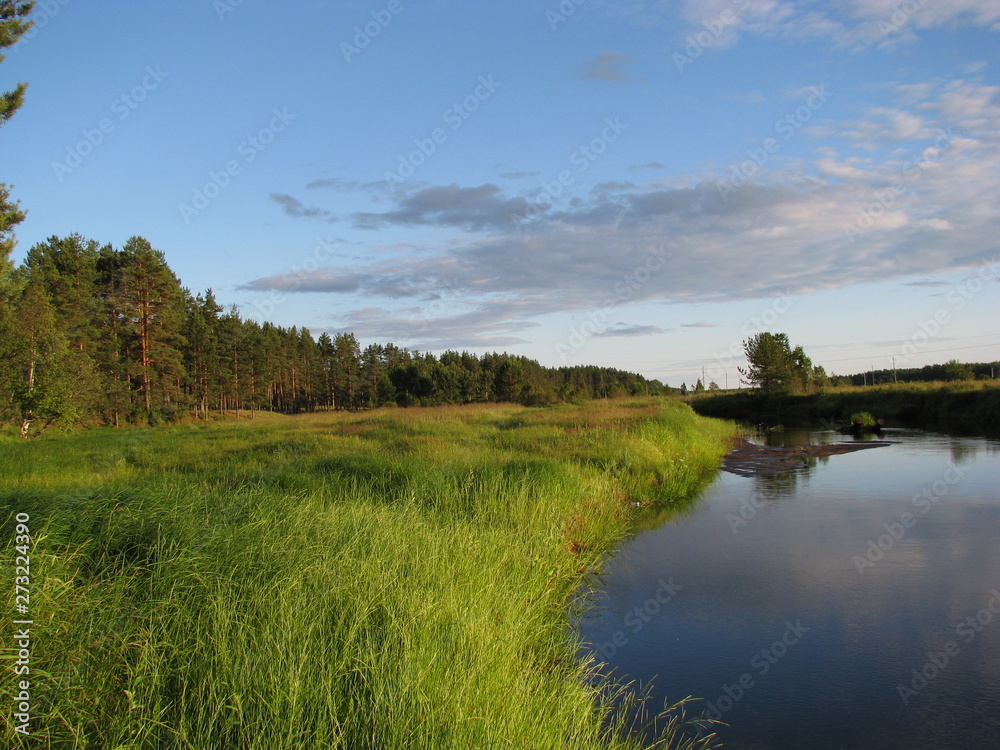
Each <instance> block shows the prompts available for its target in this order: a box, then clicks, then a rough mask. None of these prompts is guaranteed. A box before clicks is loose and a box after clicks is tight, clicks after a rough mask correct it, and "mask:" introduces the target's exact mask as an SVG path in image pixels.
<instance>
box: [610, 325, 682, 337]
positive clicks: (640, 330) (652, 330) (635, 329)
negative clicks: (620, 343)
mask: <svg viewBox="0 0 1000 750" xmlns="http://www.w3.org/2000/svg"><path fill="white" fill-rule="evenodd" d="M667 331H668V329H665V328H660V327H659V326H642V325H636V324H627V323H618V324H617V325H614V326H609V327H608V328H605V329H604V330H603V331H599V332H598V333H595V334H594V335H595V336H608V337H614V336H652V335H654V334H657V333H667Z"/></svg>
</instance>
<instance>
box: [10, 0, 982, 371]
mask: <svg viewBox="0 0 1000 750" xmlns="http://www.w3.org/2000/svg"><path fill="white" fill-rule="evenodd" d="M33 15H34V17H35V20H36V26H35V27H34V28H33V29H32V30H31V31H30V32H29V35H28V36H27V37H26V38H24V39H23V40H22V41H21V42H20V43H19V44H18V45H17V46H16V47H13V48H11V49H9V50H7V59H6V60H5V61H4V62H3V63H2V64H0V90H9V89H10V88H11V87H12V86H13V85H14V84H16V83H17V82H19V81H27V82H28V83H29V88H28V93H27V97H26V101H25V104H24V107H23V108H22V109H21V110H20V111H19V112H18V113H17V115H16V116H15V117H14V119H12V120H11V121H10V122H8V123H7V124H6V125H4V127H3V129H2V131H0V181H3V182H6V183H8V184H11V185H13V196H14V197H15V198H16V199H18V200H20V202H21V205H22V207H23V208H25V209H26V210H27V211H28V218H27V219H26V220H25V221H24V222H23V223H22V224H21V225H20V226H19V227H18V231H17V238H18V243H19V244H18V246H17V248H16V249H15V253H14V259H15V260H20V259H23V257H24V255H25V254H26V252H27V250H28V249H29V248H30V247H31V246H32V245H34V244H35V243H38V242H43V241H45V240H46V239H47V238H49V237H51V236H53V235H57V236H66V235H69V234H72V233H74V232H76V233H80V234H82V235H83V236H84V237H87V238H92V239H95V240H98V241H99V242H101V243H102V244H103V243H111V244H113V245H114V246H116V247H120V246H122V245H123V244H124V243H125V242H126V240H127V239H128V238H129V237H131V236H133V235H141V236H143V237H145V238H147V239H148V240H149V241H150V242H151V243H152V244H153V246H154V247H155V248H157V249H159V250H161V251H163V253H164V254H165V256H166V258H167V261H168V263H169V264H170V266H171V268H173V269H174V271H175V272H176V273H177V275H178V276H179V277H180V279H181V281H182V283H183V284H184V285H185V286H186V287H187V288H188V289H190V290H191V291H192V293H199V292H204V290H206V289H209V288H211V289H212V290H213V291H214V292H215V294H216V297H217V299H218V300H219V301H220V302H221V303H222V304H224V305H226V306H227V307H228V306H232V305H235V306H236V307H237V308H238V309H239V311H240V313H241V314H242V315H243V317H244V318H252V319H255V320H258V321H260V322H264V321H270V322H272V323H274V324H277V325H281V326H292V325H296V326H304V327H307V328H308V329H309V330H310V331H311V332H312V333H313V335H314V336H318V335H319V334H320V333H322V332H324V331H325V332H329V333H331V334H334V333H338V332H344V331H350V332H353V333H354V334H355V335H356V336H357V338H358V340H359V341H360V342H361V344H362V346H364V345H367V344H369V343H388V342H392V343H395V344H397V345H399V346H405V347H408V348H410V349H416V350H420V351H429V352H434V353H440V352H442V351H445V350H448V349H454V350H468V351H472V352H477V353H484V352H491V351H507V352H510V353H512V354H519V355H525V356H528V357H531V358H534V359H537V360H539V361H540V362H541V363H542V364H544V365H547V366H562V365H575V364H596V365H605V366H611V367H618V368H621V369H624V370H629V371H633V372H639V373H642V374H643V375H646V376H647V377H650V378H656V379H659V380H662V381H664V382H666V383H668V384H669V385H672V386H674V387H677V386H679V385H680V384H681V382H686V383H687V384H688V385H692V384H693V383H694V382H695V380H696V379H697V378H700V377H702V376H703V375H704V377H705V378H706V380H708V381H715V382H717V383H718V384H719V385H720V386H722V387H736V385H737V383H738V380H739V374H738V371H737V367H738V366H739V365H741V364H743V362H744V360H743V358H742V342H743V341H744V340H745V339H747V338H748V337H749V336H752V335H754V334H755V333H758V332H761V331H773V332H784V333H787V334H788V335H789V338H790V340H791V343H792V345H793V346H794V345H801V346H802V347H803V348H804V349H805V351H806V353H807V354H808V355H809V356H811V358H812V360H813V362H814V363H815V364H818V365H823V366H824V367H825V368H826V370H827V371H828V372H831V373H840V374H846V373H854V372H860V371H863V370H868V369H872V368H874V369H881V368H889V367H891V366H892V365H893V364H895V366H896V367H900V368H901V367H920V366H923V365H925V364H931V363H936V362H943V361H946V360H949V359H958V360H960V361H966V362H974V361H979V362H986V361H995V360H1000V330H998V324H997V320H998V312H1000V283H998V281H1000V241H998V238H1000V71H998V63H1000V54H998V53H1000V2H998V0H905V1H904V2H901V3H897V2H893V1H891V0H839V1H836V2H810V1H807V0H805V1H801V2H792V1H783V0H678V1H676V2H657V1H655V0H648V1H647V0H621V1H620V2H618V1H613V0H562V1H561V2H559V1H558V0H539V1H537V2H535V1H533V0H510V1H509V2H505V3H472V2H464V3H463V2H458V0H424V2H414V1H413V0H374V1H372V2H354V1H353V0H338V1H337V2H327V1H324V0H300V1H299V2H295V3H287V4H286V3H282V4H280V5H279V4H278V3H274V2H265V1H264V0H170V1H169V2H166V1H164V0H161V1H159V2H156V1H153V2H149V1H146V2H141V3H140V2H134V1H132V2H125V1H124V0H101V2H84V1H83V0H39V2H37V3H36V8H35V10H34V14H33Z"/></svg>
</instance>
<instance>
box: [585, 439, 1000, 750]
mask: <svg viewBox="0 0 1000 750" xmlns="http://www.w3.org/2000/svg"><path fill="white" fill-rule="evenodd" d="M884 439H886V440H892V441H898V442H897V443H896V444H894V445H891V446H888V447H884V448H874V449H871V450H865V451H858V452H856V453H850V454H846V455H838V456H831V457H829V458H826V459H811V461H810V464H809V465H808V466H804V467H803V468H802V469H800V470H797V471H795V472H793V473H789V474H786V475H782V476H778V477H758V478H750V479H748V478H743V477H737V476H733V475H730V474H720V476H719V477H718V479H717V480H716V481H715V483H714V484H713V485H711V486H710V487H708V488H707V489H706V490H705V491H704V492H703V494H702V496H701V498H699V500H698V501H697V502H696V503H695V504H694V506H693V507H692V508H690V509H689V510H688V511H686V512H683V513H681V514H679V515H678V516H677V517H675V518H673V519H670V520H667V521H666V522H664V523H663V524H662V525H660V526H659V527H658V528H655V529H651V530H648V531H643V532H641V533H639V534H638V535H637V536H636V537H634V538H633V539H631V540H630V541H629V542H627V543H626V544H625V545H624V546H623V547H622V548H621V549H620V550H619V551H618V553H617V554H616V555H615V557H614V559H613V560H612V561H611V563H610V564H609V565H608V566H607V568H606V571H605V575H604V576H603V578H602V581H601V587H600V590H599V591H598V593H597V595H596V600H595V606H594V608H593V609H592V610H591V611H590V613H589V614H588V615H587V616H586V617H585V618H584V620H583V621H582V622H581V623H580V627H581V630H582V632H583V636H584V638H585V639H586V640H587V641H588V642H589V643H590V644H592V648H596V649H597V657H598V659H600V660H601V661H605V662H607V663H608V665H609V666H610V667H612V668H613V669H614V670H615V674H616V675H617V676H619V677H622V678H627V679H634V680H640V681H642V682H643V683H651V684H652V686H653V694H654V696H656V697H657V699H660V700H661V701H662V699H663V698H667V699H669V700H671V701H674V700H678V699H680V698H683V697H685V696H688V695H693V696H696V697H698V698H702V699H705V700H704V701H699V703H698V704H696V705H697V707H698V708H699V709H707V710H708V711H709V712H710V713H712V715H714V716H717V717H719V716H721V720H722V721H724V722H726V723H727V724H728V725H729V726H727V727H720V728H719V730H718V732H719V735H720V737H721V738H722V739H723V740H724V742H725V744H726V747H730V748H755V749H757V748H759V749H764V748H768V749H772V750H790V749H791V748H796V749H798V748H803V749H806V748H808V749H809V750H824V749H826V748H830V749H831V750H841V749H843V750H848V749H855V748H857V749H861V748H864V749H868V748H884V749H887V750H891V749H892V748H907V750H918V749H922V748H936V749H937V748H962V749H965V748H971V749H978V748H984V749H992V748H1000V442H998V441H995V440H987V439H981V438H961V437H951V436H947V435H941V434H935V433H927V432H920V431H915V430H887V431H886V432H885V435H884ZM842 440H850V438H849V437H848V438H845V437H842V436H840V435H837V434H835V433H831V432H819V431H787V432H785V433H783V434H780V435H777V436H774V437H772V438H770V439H769V443H770V444H777V445H801V444H806V443H828V442H838V441H842ZM706 701H707V702H706Z"/></svg>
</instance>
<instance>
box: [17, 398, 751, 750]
mask: <svg viewBox="0 0 1000 750" xmlns="http://www.w3.org/2000/svg"><path fill="white" fill-rule="evenodd" d="M732 433H733V426H732V425H730V424H727V423H721V422H714V421H711V420H706V419H703V418H700V417H697V416H696V415H695V414H694V413H693V412H692V411H691V410H690V408H688V407H687V406H686V405H684V404H680V403H676V402H660V401H656V400H653V399H649V400H639V401H631V402H615V401H610V402H595V403H589V404H584V405H579V406H564V407H555V408H546V409H529V408H523V407H518V406H507V405H485V406H472V407H442V408H433V409H420V410H416V409H411V410H399V409H395V410H385V411H377V412H368V413H363V414H353V415H347V414H320V415H309V416H302V417H276V416H273V415H262V417H261V418H259V419H255V420H253V422H240V423H233V422H225V423H217V424H212V425H205V426H182V427H170V428H158V429H141V430H140V429H135V430H124V431H116V430H94V431H89V432H78V433H72V434H69V435H52V436H48V435H46V436H43V437H42V438H39V439H37V440H35V441H30V442H23V441H18V440H15V439H11V438H6V437H0V492H2V495H0V498H2V503H0V504H2V508H3V513H4V518H5V519H6V520H7V523H6V524H5V525H4V527H3V528H4V529H5V531H6V534H5V537H6V538H5V539H4V540H3V542H4V548H5V555H6V557H5V559H7V560H13V557H14V549H13V546H14V538H13V537H14V532H13V527H14V523H13V517H14V515H15V514H19V513H27V514H28V515H29V516H30V523H29V525H30V528H31V534H32V536H33V540H34V542H33V547H32V549H31V561H32V567H31V572H32V584H31V617H32V619H33V621H34V624H33V626H32V655H31V670H32V671H31V674H30V680H31V702H32V706H31V713H32V720H31V731H32V736H31V737H30V738H24V737H22V736H21V735H19V734H17V733H15V732H14V730H13V725H12V716H11V711H9V710H4V712H3V717H4V718H3V722H4V734H5V739H6V740H7V745H8V746H9V747H17V748H21V747H23V748H28V747H31V748H38V747H45V748H197V749H198V750H202V749H203V748H204V749H209V748H218V749H219V750H222V749H223V748H225V749H226V750H230V749H233V748H247V749H254V750H256V749H259V750H280V749H282V748H288V749H292V748H296V749H297V748H321V747H322V748H387V747H392V748H397V747H398V748H449V747H455V748H459V747H461V748H468V747H476V748H480V747H481V748H487V747H517V748H521V747H531V748H566V747H574V748H637V747H641V746H642V741H641V740H640V739H638V738H637V736H635V735H634V734H633V733H630V731H629V730H628V728H627V727H626V726H624V725H623V720H622V719H621V718H616V717H621V716H623V715H624V713H627V712H622V711H620V710H616V707H618V708H620V705H621V701H622V700H623V699H625V700H629V698H628V697H627V696H628V695H629V691H628V690H627V689H626V688H625V686H622V685H615V684H613V683H611V682H609V681H608V679H607V678H605V677H602V676H600V674H599V670H598V669H597V666H598V665H596V664H594V663H593V662H587V661H585V660H583V661H581V658H580V656H579V653H580V650H579V649H580V644H579V640H578V636H577V634H576V633H575V631H574V629H573V628H572V624H571V623H572V618H573V613H574V607H578V606H581V605H580V603H579V602H578V600H577V593H576V592H578V591H579V590H580V587H581V583H582V582H583V581H584V580H585V579H586V577H587V575H588V573H589V572H591V571H594V570H596V569H598V568H599V567H600V566H601V564H602V562H603V561H604V560H605V559H606V557H607V556H608V555H609V553H610V552H611V551H612V550H613V549H614V548H615V546H616V545H617V544H618V543H619V542H620V541H621V540H622V539H623V537H624V536H626V535H627V534H628V533H629V531H630V529H631V528H633V527H634V524H635V522H636V520H637V518H638V517H639V516H640V515H641V514H642V513H643V508H644V507H649V506H657V505H663V504H666V503H672V502H676V501H678V500H680V499H682V498H685V497H689V496H690V495H691V494H692V493H693V492H695V491H696V490H697V489H698V487H699V486H700V485H701V484H702V483H704V482H705V481H706V478H707V477H709V476H710V475H711V473H712V472H714V469H715V467H716V466H717V465H718V462H719V457H720V455H721V454H722V452H724V450H725V447H726V442H727V440H728V439H729V438H730V437H731V436H732ZM636 504H638V507H637V506H636ZM6 589H7V590H8V596H7V609H6V610H5V611H8V612H13V607H14V601H13V588H12V587H6ZM14 690H15V686H14V680H13V678H12V677H10V676H8V678H7V679H5V680H4V681H3V696H2V698H0V699H2V700H3V701H4V703H5V705H6V706H11V705H13V701H14ZM632 700H636V699H635V698H632ZM663 741H664V743H665V745H669V743H670V742H671V740H670V738H669V737H664V738H663ZM674 741H676V742H678V743H679V742H680V741H681V739H680V735H677V737H676V738H675V740H674ZM695 744H696V745H698V746H708V745H710V744H711V740H708V741H705V742H702V743H700V744H699V743H695Z"/></svg>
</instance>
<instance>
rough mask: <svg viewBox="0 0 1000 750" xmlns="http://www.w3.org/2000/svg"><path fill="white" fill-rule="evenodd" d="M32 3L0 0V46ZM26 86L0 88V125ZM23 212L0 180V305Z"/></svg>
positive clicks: (19, 29)
mask: <svg viewBox="0 0 1000 750" xmlns="http://www.w3.org/2000/svg"><path fill="white" fill-rule="evenodd" d="M34 5H35V4H34V3H33V2H15V1H14V0H0V50H4V49H7V48H8V47H11V46H13V45H14V44H17V42H18V41H19V40H20V39H21V37H22V36H24V34H25V33H26V32H27V31H28V29H30V28H31V26H32V23H33V22H32V21H28V20H26V19H27V17H28V14H29V13H31V9H32V8H33V7H34ZM4 59H5V56H4V55H3V54H0V62H3V61H4ZM27 87H28V84H26V83H19V84H18V85H17V86H16V87H15V88H14V90H13V91H7V92H0V125H3V124H4V123H5V122H7V120H9V119H10V118H11V117H13V116H14V113H15V112H17V110H19V109H20V108H21V105H22V104H23V103H24V92H25V90H26V89H27ZM24 216H25V214H24V211H22V210H21V206H20V203H18V202H17V201H11V199H10V188H9V187H8V186H7V185H5V184H4V183H0V307H2V306H5V305H6V304H7V302H8V301H9V297H10V296H11V294H12V291H11V290H10V289H8V288H7V287H8V283H9V277H10V273H11V270H12V265H11V262H10V254H11V251H12V250H13V249H14V244H15V241H14V234H13V231H14V227H15V226H17V225H18V224H20V223H21V222H22V221H24ZM2 315H3V311H2V310H0V316H2Z"/></svg>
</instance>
